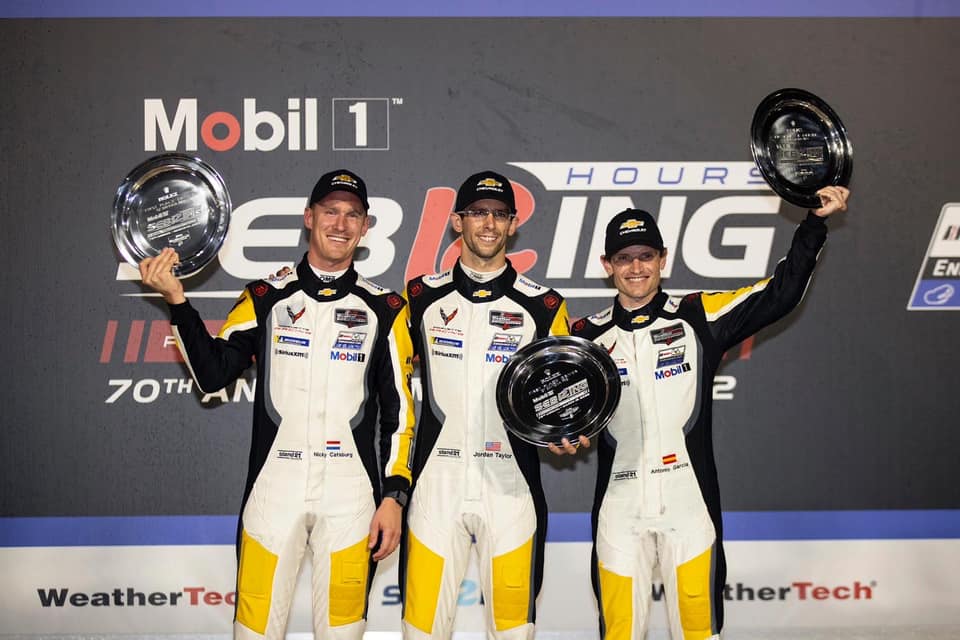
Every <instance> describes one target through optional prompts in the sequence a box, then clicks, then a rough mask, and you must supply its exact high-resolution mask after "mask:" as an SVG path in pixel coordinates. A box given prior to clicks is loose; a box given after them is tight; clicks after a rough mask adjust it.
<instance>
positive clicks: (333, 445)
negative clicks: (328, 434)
mask: <svg viewBox="0 0 960 640" xmlns="http://www.w3.org/2000/svg"><path fill="white" fill-rule="evenodd" d="M327 451H340V441H339V440H327Z"/></svg>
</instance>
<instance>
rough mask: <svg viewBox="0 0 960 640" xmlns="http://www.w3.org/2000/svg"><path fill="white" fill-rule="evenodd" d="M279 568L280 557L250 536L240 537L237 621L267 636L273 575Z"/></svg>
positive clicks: (243, 533) (245, 533)
mask: <svg viewBox="0 0 960 640" xmlns="http://www.w3.org/2000/svg"><path fill="white" fill-rule="evenodd" d="M276 569H277V556H276V554H273V553H270V552H269V551H267V549H266V547H264V546H263V545H262V544H260V543H259V542H257V541H256V540H254V539H253V538H251V537H250V536H248V535H247V532H246V531H243V532H241V534H240V569H239V575H238V576H237V590H238V594H237V622H239V623H240V624H242V625H243V626H245V627H247V628H249V629H251V630H253V631H256V632H257V633H260V634H262V633H264V632H265V631H266V629H267V617H268V614H269V613H270V598H271V596H272V595H273V574H274V572H275V571H276Z"/></svg>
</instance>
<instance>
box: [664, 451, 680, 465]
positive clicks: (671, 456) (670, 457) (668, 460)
mask: <svg viewBox="0 0 960 640" xmlns="http://www.w3.org/2000/svg"><path fill="white" fill-rule="evenodd" d="M676 461H677V454H675V453H668V454H667V455H665V456H663V464H673V463H674V462H676Z"/></svg>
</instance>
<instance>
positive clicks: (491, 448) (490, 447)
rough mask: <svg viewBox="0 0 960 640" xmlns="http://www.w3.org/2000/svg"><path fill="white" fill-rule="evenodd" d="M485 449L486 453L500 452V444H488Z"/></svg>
mask: <svg viewBox="0 0 960 640" xmlns="http://www.w3.org/2000/svg"><path fill="white" fill-rule="evenodd" d="M483 449H484V451H500V442H487V443H486V444H484V446H483Z"/></svg>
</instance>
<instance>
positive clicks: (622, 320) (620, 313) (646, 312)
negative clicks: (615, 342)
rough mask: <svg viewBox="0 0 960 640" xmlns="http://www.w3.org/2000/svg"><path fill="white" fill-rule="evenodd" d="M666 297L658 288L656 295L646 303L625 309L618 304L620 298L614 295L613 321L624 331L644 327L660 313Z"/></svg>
mask: <svg viewBox="0 0 960 640" xmlns="http://www.w3.org/2000/svg"><path fill="white" fill-rule="evenodd" d="M668 297H669V296H668V295H667V294H666V293H664V291H663V289H660V290H659V291H657V295H655V296H653V300H651V301H650V302H648V303H647V304H645V305H643V306H642V307H640V308H638V309H630V310H627V309H624V308H623V305H621V304H620V298H619V297H618V296H614V298H613V321H614V323H616V325H617V326H618V327H620V328H621V329H624V330H626V331H633V330H634V329H639V328H641V327H646V326H647V325H649V324H650V323H651V322H653V321H654V320H656V319H657V316H659V315H660V311H661V310H663V305H664V304H665V303H666V301H667V298H668Z"/></svg>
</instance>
